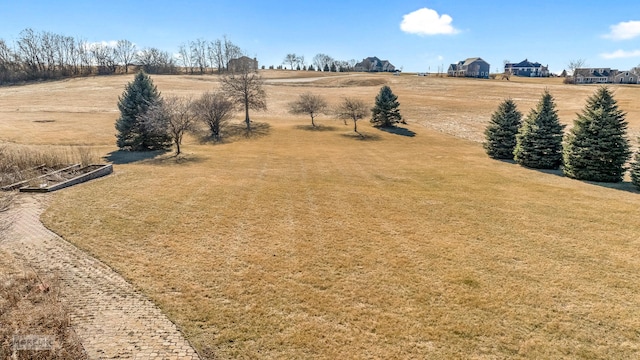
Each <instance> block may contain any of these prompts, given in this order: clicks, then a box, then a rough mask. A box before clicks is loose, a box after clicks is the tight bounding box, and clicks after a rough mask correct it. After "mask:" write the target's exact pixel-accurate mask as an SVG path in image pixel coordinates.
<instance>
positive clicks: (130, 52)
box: [115, 40, 136, 74]
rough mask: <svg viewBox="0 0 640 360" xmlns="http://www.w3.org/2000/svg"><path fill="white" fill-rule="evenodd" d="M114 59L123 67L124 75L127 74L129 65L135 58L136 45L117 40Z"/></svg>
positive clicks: (127, 41)
mask: <svg viewBox="0 0 640 360" xmlns="http://www.w3.org/2000/svg"><path fill="white" fill-rule="evenodd" d="M115 53H116V59H117V60H118V61H119V62H120V64H121V65H122V66H124V73H125V74H128V73H129V65H130V64H131V63H132V62H133V59H135V57H136V45H135V44H134V43H132V42H131V41H129V40H118V42H117V43H116V47H115Z"/></svg>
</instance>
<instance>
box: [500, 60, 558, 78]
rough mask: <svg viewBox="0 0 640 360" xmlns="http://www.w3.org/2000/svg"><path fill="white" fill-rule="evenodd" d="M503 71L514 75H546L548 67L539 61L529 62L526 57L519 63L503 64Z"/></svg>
mask: <svg viewBox="0 0 640 360" xmlns="http://www.w3.org/2000/svg"><path fill="white" fill-rule="evenodd" d="M504 72H505V73H510V74H511V75H515V76H526V77H548V76H549V67H548V66H542V64H540V63H539V62H531V61H529V60H528V59H524V60H523V61H520V62H519V63H507V64H505V65H504Z"/></svg>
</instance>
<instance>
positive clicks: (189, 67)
mask: <svg viewBox="0 0 640 360" xmlns="http://www.w3.org/2000/svg"><path fill="white" fill-rule="evenodd" d="M178 54H180V61H181V62H182V66H184V69H185V70H186V71H188V72H189V74H193V61H192V59H191V49H190V48H189V46H188V45H186V44H180V47H179V48H178Z"/></svg>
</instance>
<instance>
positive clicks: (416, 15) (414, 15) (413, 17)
mask: <svg viewBox="0 0 640 360" xmlns="http://www.w3.org/2000/svg"><path fill="white" fill-rule="evenodd" d="M452 21H453V19H452V18H451V16H449V15H446V14H443V15H438V12H437V11H435V10H431V9H428V8H422V9H418V10H416V11H414V12H411V13H409V14H407V15H404V16H403V17H402V22H401V23H400V29H401V30H402V31H404V32H406V33H409V34H417V35H422V36H425V35H439V34H445V35H451V34H457V33H459V32H460V31H459V30H458V29H456V28H454V27H453V26H452V25H451V22H452Z"/></svg>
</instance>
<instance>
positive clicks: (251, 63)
mask: <svg viewBox="0 0 640 360" xmlns="http://www.w3.org/2000/svg"><path fill="white" fill-rule="evenodd" d="M242 69H249V70H253V71H255V70H258V60H257V59H256V58H253V59H252V58H250V57H247V56H241V57H239V58H237V59H231V60H229V64H228V65H227V70H229V71H231V72H238V71H241V70H242Z"/></svg>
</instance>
